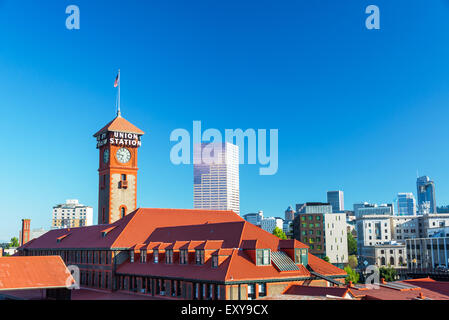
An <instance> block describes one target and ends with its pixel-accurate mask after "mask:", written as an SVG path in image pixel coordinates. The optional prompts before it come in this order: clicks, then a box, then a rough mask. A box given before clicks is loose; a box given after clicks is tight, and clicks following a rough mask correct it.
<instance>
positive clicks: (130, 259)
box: [129, 250, 134, 263]
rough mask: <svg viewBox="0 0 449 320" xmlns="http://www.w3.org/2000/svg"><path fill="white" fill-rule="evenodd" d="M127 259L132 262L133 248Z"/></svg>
mask: <svg viewBox="0 0 449 320" xmlns="http://www.w3.org/2000/svg"><path fill="white" fill-rule="evenodd" d="M129 261H131V263H133V262H134V250H131V251H130V253H129Z"/></svg>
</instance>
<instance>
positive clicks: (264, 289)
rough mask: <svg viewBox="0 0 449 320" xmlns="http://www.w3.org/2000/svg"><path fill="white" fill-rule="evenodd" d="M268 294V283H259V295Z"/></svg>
mask: <svg viewBox="0 0 449 320" xmlns="http://www.w3.org/2000/svg"><path fill="white" fill-rule="evenodd" d="M266 295H267V285H266V283H259V297H265V296H266Z"/></svg>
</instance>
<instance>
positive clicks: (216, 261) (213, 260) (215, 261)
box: [212, 256, 218, 268]
mask: <svg viewBox="0 0 449 320" xmlns="http://www.w3.org/2000/svg"><path fill="white" fill-rule="evenodd" d="M212 268H218V256H213V257H212Z"/></svg>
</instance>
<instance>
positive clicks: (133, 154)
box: [94, 111, 144, 224]
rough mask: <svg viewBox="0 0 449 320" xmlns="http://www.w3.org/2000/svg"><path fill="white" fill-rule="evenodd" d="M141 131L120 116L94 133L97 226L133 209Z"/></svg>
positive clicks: (135, 196) (135, 205)
mask: <svg viewBox="0 0 449 320" xmlns="http://www.w3.org/2000/svg"><path fill="white" fill-rule="evenodd" d="M143 134H144V132H143V131H142V130H140V129H139V128H137V127H136V126H134V125H133V124H131V123H130V122H129V121H128V120H126V119H124V118H123V117H122V116H121V113H120V111H119V112H118V113H117V117H116V118H115V119H114V120H112V121H111V122H110V123H108V124H107V125H106V126H105V127H104V128H103V129H101V130H100V131H98V132H97V133H96V134H95V135H94V137H95V138H97V149H98V150H99V158H100V159H99V160H100V161H99V169H98V173H99V189H98V224H110V223H114V222H115V221H117V220H119V219H121V218H123V217H124V216H126V215H128V214H129V213H131V212H133V211H134V210H136V209H137V171H138V167H137V150H138V149H139V147H140V146H141V137H142V135H143Z"/></svg>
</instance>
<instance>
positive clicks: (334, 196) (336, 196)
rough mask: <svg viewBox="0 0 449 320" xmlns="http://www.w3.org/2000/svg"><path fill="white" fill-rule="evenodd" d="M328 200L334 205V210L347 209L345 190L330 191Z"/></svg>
mask: <svg viewBox="0 0 449 320" xmlns="http://www.w3.org/2000/svg"><path fill="white" fill-rule="evenodd" d="M327 202H328V203H329V204H330V205H331V206H332V211H333V212H342V211H344V210H345V200H344V194H343V191H328V192H327Z"/></svg>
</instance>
